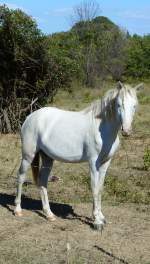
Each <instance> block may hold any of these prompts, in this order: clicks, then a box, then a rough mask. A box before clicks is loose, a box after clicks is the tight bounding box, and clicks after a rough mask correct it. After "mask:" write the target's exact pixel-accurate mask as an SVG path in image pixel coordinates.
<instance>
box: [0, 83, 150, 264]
mask: <svg viewBox="0 0 150 264" xmlns="http://www.w3.org/2000/svg"><path fill="white" fill-rule="evenodd" d="M110 88H111V86H110ZM105 91H106V85H103V87H101V89H92V90H91V89H85V88H84V89H83V88H81V87H79V88H78V87H74V89H73V91H72V92H69V93H68V92H67V91H60V92H59V93H58V94H57V96H56V97H55V100H54V103H53V105H55V106H58V107H60V108H64V109H69V110H79V109H82V108H84V107H86V106H87V105H88V104H89V103H90V102H92V101H93V100H95V99H98V98H99V96H101V95H102V94H104V92H105ZM139 101H140V105H139V109H138V112H137V114H136V118H135V121H134V133H133V135H132V136H131V137H130V138H128V139H124V138H122V137H121V135H120V138H121V145H120V149H119V151H118V152H117V153H116V155H115V157H114V159H113V161H112V163H111V166H110V168H109V170H108V174H107V177H106V181H105V187H104V193H103V201H104V202H103V208H104V214H105V216H106V218H107V219H108V224H107V225H106V228H105V230H104V232H103V234H102V235H101V234H100V233H98V232H95V231H93V229H92V228H91V222H92V219H91V208H92V205H91V201H92V199H91V191H90V179H89V169H88V166H87V164H73V165H72V164H71V165H70V164H63V163H59V162H55V164H54V169H53V174H54V175H57V176H59V177H60V181H59V182H55V183H49V187H48V194H49V199H50V201H51V202H52V210H53V211H54V212H55V214H56V215H57V221H56V222H55V223H50V222H47V220H46V219H45V218H44V216H43V215H42V212H41V202H40V200H39V192H38V190H37V188H36V187H35V186H34V184H32V183H30V181H29V183H27V184H25V186H24V190H23V204H22V205H23V208H24V216H23V218H21V219H20V218H19V219H18V218H16V217H15V216H13V214H12V211H13V208H14V197H15V192H16V171H17V168H18V166H19V160H20V158H21V156H20V139H19V135H1V136H0V196H1V197H0V204H1V207H0V215H1V217H0V238H1V239H0V264H1V263H2V264H6V263H10V264H12V263H26V264H28V263H40V264H46V263H54V264H55V263H69V264H70V263H71V264H80V263H81V264H83V263H90V264H91V263H93V264H95V263H102V264H103V263H104V264H105V263H106V264H107V263H114V264H115V263H126V264H127V263H133V264H134V263H135V264H148V263H150V251H149V245H150V228H149V221H150V217H149V214H150V171H149V170H146V169H145V167H144V160H143V157H144V154H145V152H146V149H147V148H150V85H149V84H146V85H145V88H144V90H143V91H142V93H141V94H140V95H139ZM28 179H31V171H29V173H28Z"/></svg>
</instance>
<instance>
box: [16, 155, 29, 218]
mask: <svg viewBox="0 0 150 264" xmlns="http://www.w3.org/2000/svg"><path fill="white" fill-rule="evenodd" d="M30 164H31V163H30V162H29V161H28V160H26V159H22V162H21V165H20V168H19V171H18V180H17V181H18V182H17V195H16V199H15V205H16V207H15V210H14V213H15V215H16V216H22V208H21V193H22V185H23V183H24V181H25V178H26V172H27V170H28V168H29V166H30Z"/></svg>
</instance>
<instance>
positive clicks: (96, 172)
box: [90, 160, 110, 230]
mask: <svg viewBox="0 0 150 264" xmlns="http://www.w3.org/2000/svg"><path fill="white" fill-rule="evenodd" d="M109 164H110V160H109V161H107V162H105V163H103V164H102V165H99V166H98V165H97V162H96V161H93V162H92V163H90V171H91V188H92V194H93V216H94V227H95V228H96V229H101V230H102V228H103V226H104V224H105V223H106V221H105V217H104V216H103V214H102V212H101V195H102V189H103V184H104V179H105V175H106V171H107V168H108V166H109Z"/></svg>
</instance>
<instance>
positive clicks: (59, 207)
mask: <svg viewBox="0 0 150 264" xmlns="http://www.w3.org/2000/svg"><path fill="white" fill-rule="evenodd" d="M14 200H15V196H14V195H11V194H6V193H0V205H1V206H3V207H4V208H6V209H7V210H8V211H10V212H12V213H13V209H12V208H11V207H12V206H13V205H14ZM21 204H22V208H23V209H25V210H31V211H34V212H35V213H37V214H38V215H39V216H41V217H44V218H45V216H44V215H43V214H42V205H41V201H40V200H37V199H32V198H29V197H26V196H24V195H22V199H21ZM50 206H51V210H52V212H53V213H54V214H55V215H56V216H57V217H61V218H63V219H66V218H67V219H69V220H74V219H78V220H79V221H81V222H82V223H85V224H87V225H89V226H90V227H93V225H92V220H91V218H89V217H85V216H82V215H78V214H77V213H75V212H74V210H73V208H72V206H71V205H68V204H63V203H53V202H51V203H50Z"/></svg>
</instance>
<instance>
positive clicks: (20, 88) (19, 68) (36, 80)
mask: <svg viewBox="0 0 150 264" xmlns="http://www.w3.org/2000/svg"><path fill="white" fill-rule="evenodd" d="M0 62H1V63H0V117H1V118H0V131H1V132H12V131H16V130H17V129H18V128H19V126H20V123H22V121H23V120H24V119H25V116H26V115H27V114H28V113H30V111H31V110H32V111H33V110H34V109H36V108H37V107H38V106H37V102H38V105H39V104H40V105H44V104H45V103H46V102H47V100H48V99H49V100H50V101H52V100H53V96H54V95H55V94H56V92H57V90H58V89H59V88H60V87H61V86H64V85H69V83H70V79H71V77H70V78H69V79H68V78H67V76H68V75H67V74H66V73H68V70H69V69H70V67H69V66H67V63H66V62H67V58H66V60H65V61H63V62H61V61H60V60H58V58H56V57H55V56H52V55H51V54H49V52H48V47H47V37H46V36H44V35H43V34H42V33H41V31H40V30H39V29H38V28H37V25H36V22H35V21H34V20H33V19H32V18H31V17H29V16H28V15H26V14H25V13H24V12H22V11H21V10H10V9H8V8H7V7H6V6H0ZM70 76H71V73H70ZM35 102H36V104H35ZM33 103H34V104H33Z"/></svg>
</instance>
